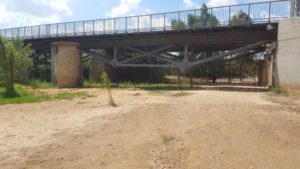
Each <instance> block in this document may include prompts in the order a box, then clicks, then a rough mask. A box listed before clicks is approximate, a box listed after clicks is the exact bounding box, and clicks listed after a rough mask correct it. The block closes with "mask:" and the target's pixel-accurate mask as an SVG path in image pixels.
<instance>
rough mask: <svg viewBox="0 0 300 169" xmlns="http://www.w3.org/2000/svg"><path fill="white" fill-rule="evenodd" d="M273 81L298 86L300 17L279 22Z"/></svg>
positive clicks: (299, 80)
mask: <svg viewBox="0 0 300 169" xmlns="http://www.w3.org/2000/svg"><path fill="white" fill-rule="evenodd" d="M278 29H279V30H278V48H277V57H276V59H275V63H274V71H275V72H274V75H275V76H274V79H273V80H274V82H275V84H280V85H293V86H294V85H297V86H300V18H291V19H287V20H284V21H281V22H279V28H278Z"/></svg>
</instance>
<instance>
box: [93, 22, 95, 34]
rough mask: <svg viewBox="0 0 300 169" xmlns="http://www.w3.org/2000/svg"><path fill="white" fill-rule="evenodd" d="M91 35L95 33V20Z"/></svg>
mask: <svg viewBox="0 0 300 169" xmlns="http://www.w3.org/2000/svg"><path fill="white" fill-rule="evenodd" d="M93 35H95V20H93Z"/></svg>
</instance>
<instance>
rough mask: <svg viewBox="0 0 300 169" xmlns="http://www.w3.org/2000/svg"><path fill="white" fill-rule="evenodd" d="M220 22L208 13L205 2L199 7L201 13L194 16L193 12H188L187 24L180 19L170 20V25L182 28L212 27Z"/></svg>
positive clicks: (174, 27)
mask: <svg viewBox="0 0 300 169" xmlns="http://www.w3.org/2000/svg"><path fill="white" fill-rule="evenodd" d="M219 24H220V22H219V20H218V19H217V17H216V16H215V15H212V14H210V13H209V10H208V8H207V6H206V5H205V4H203V5H202V7H201V15H200V16H195V15H193V14H188V16H187V25H185V23H184V22H183V21H181V20H172V22H171V25H172V28H173V29H184V28H185V27H188V28H204V27H213V26H218V25H219Z"/></svg>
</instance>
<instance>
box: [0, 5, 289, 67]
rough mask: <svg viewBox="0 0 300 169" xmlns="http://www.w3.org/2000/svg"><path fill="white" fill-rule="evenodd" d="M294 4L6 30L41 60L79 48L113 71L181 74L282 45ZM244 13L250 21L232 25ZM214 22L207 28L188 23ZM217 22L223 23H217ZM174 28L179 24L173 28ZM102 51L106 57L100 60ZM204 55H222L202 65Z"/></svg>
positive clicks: (234, 7) (161, 14)
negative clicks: (55, 50) (61, 45)
mask: <svg viewBox="0 0 300 169" xmlns="http://www.w3.org/2000/svg"><path fill="white" fill-rule="evenodd" d="M291 3H292V2H291V0H277V1H269V2H260V3H248V4H239V5H231V6H222V7H214V8H200V9H194V10H185V11H177V12H168V13H157V14H149V15H140V16H130V17H119V18H109V19H99V20H89V21H77V22H65V23H56V24H45V25H38V26H28V27H18V28H9V29H1V30H0V34H1V35H2V36H3V37H6V38H7V39H12V38H21V39H24V40H25V42H29V43H31V44H32V46H33V48H34V49H36V53H37V55H39V54H45V55H49V54H50V48H51V43H52V42H77V43H79V48H80V50H81V51H82V52H84V53H87V54H89V55H90V56H92V57H94V58H96V59H99V60H101V61H104V62H106V63H108V64H110V65H112V66H113V67H175V68H180V69H182V70H185V69H188V68H191V67H195V66H199V65H203V64H207V63H210V62H214V61H217V60H223V61H224V60H226V59H228V57H229V58H231V59H232V58H238V57H241V56H246V55H249V54H255V53H259V52H262V51H265V49H266V46H267V45H266V44H270V43H273V42H276V41H277V25H278V22H279V21H280V20H283V19H286V18H289V17H290V16H291ZM239 12H243V13H245V14H247V15H248V16H250V19H247V20H246V22H245V20H243V21H241V22H238V21H236V20H235V21H234V22H233V16H234V15H235V14H238V13H239ZM204 14H205V15H206V16H209V18H206V22H205V24H196V23H195V24H191V23H190V22H189V18H190V17H191V16H192V17H195V18H197V17H198V18H199V17H203V15H204ZM214 19H217V20H218V23H215V22H214ZM172 22H178V23H179V22H180V23H181V26H174V24H172ZM97 49H102V50H106V51H107V55H103V54H100V53H99V52H97ZM203 51H206V52H207V51H223V52H219V53H217V54H216V55H215V56H212V57H209V58H204V59H199V58H198V57H199V56H198V55H199V53H200V52H203Z"/></svg>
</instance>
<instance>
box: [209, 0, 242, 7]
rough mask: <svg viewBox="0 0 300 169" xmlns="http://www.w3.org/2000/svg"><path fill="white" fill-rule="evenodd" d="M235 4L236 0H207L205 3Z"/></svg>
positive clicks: (211, 4) (214, 5)
mask: <svg viewBox="0 0 300 169" xmlns="http://www.w3.org/2000/svg"><path fill="white" fill-rule="evenodd" d="M235 4H237V2H236V0H209V1H208V2H207V5H208V6H209V7H217V6H226V5H235Z"/></svg>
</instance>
